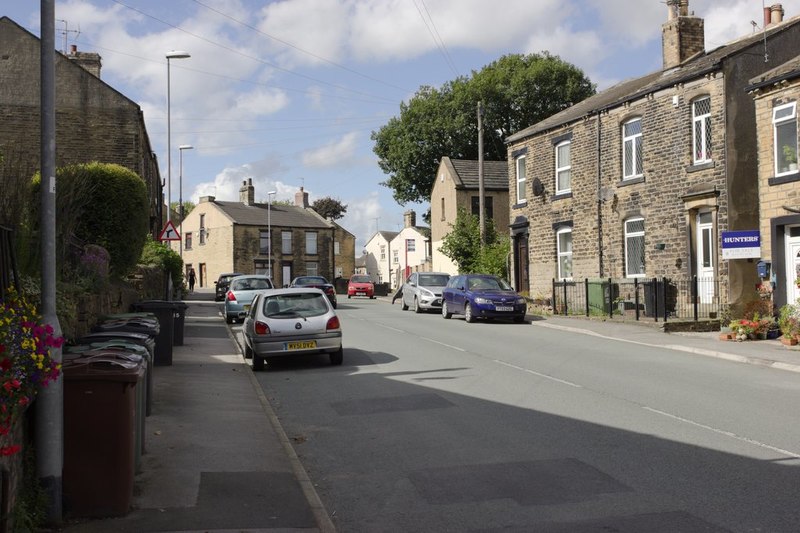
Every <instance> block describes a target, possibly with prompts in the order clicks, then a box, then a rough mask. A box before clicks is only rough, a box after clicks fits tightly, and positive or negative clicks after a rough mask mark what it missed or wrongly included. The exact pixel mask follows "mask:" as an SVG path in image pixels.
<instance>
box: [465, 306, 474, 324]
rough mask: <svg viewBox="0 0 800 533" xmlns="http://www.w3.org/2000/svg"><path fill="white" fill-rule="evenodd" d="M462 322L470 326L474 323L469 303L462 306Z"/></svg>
mask: <svg viewBox="0 0 800 533" xmlns="http://www.w3.org/2000/svg"><path fill="white" fill-rule="evenodd" d="M464 320H466V321H467V322H469V323H470V324H472V323H473V322H475V315H473V314H472V306H471V305H470V304H469V302H467V303H465V304H464Z"/></svg>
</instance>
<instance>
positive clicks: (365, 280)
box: [350, 276, 372, 283]
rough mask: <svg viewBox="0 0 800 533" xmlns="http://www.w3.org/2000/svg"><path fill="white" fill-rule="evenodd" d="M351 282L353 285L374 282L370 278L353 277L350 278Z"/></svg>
mask: <svg viewBox="0 0 800 533" xmlns="http://www.w3.org/2000/svg"><path fill="white" fill-rule="evenodd" d="M350 281H352V282H353V283H371V282H372V280H371V279H370V277H369V276H353V277H352V278H350Z"/></svg>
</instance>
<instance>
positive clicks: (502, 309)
mask: <svg viewBox="0 0 800 533" xmlns="http://www.w3.org/2000/svg"><path fill="white" fill-rule="evenodd" d="M527 307H528V306H527V302H526V301H525V298H523V297H522V296H520V295H519V294H517V293H516V291H515V290H514V289H512V288H511V285H509V284H508V282H506V281H505V280H503V279H500V278H498V277H497V276H490V275H488V274H464V275H458V276H453V277H452V278H450V281H448V282H447V286H446V287H445V288H444V291H443V292H442V316H443V317H444V318H450V317H451V316H453V315H454V314H458V315H464V319H465V320H466V321H467V322H474V321H475V319H477V318H486V319H494V318H511V319H513V320H514V322H524V321H525V312H526V310H527Z"/></svg>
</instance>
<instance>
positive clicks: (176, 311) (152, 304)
mask: <svg viewBox="0 0 800 533" xmlns="http://www.w3.org/2000/svg"><path fill="white" fill-rule="evenodd" d="M164 307H170V308H172V344H173V346H183V328H184V322H185V321H186V308H187V307H188V305H187V304H186V302H181V301H177V300H173V301H167V300H143V301H141V302H137V303H135V304H133V306H132V308H133V309H134V311H139V312H143V311H152V310H155V309H158V310H161V309H162V308H164Z"/></svg>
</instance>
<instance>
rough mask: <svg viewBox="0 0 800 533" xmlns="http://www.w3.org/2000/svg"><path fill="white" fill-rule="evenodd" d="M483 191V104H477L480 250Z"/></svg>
mask: <svg viewBox="0 0 800 533" xmlns="http://www.w3.org/2000/svg"><path fill="white" fill-rule="evenodd" d="M484 202H485V200H484V190H483V104H482V103H481V102H478V210H479V211H480V214H479V220H480V228H481V249H483V247H484V246H486V209H485V208H484Z"/></svg>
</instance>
